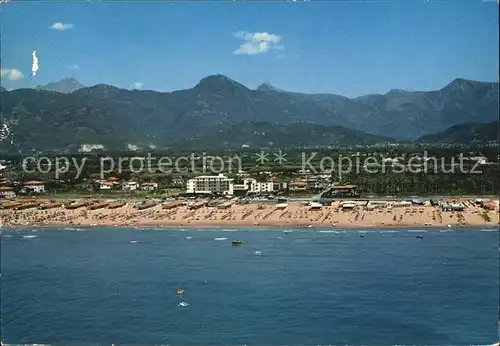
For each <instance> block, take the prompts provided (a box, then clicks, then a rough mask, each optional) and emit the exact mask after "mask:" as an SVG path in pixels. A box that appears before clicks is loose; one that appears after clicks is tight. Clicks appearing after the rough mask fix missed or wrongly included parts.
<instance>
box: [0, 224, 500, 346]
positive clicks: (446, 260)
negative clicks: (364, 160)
mask: <svg viewBox="0 0 500 346" xmlns="http://www.w3.org/2000/svg"><path fill="white" fill-rule="evenodd" d="M1 231H2V234H1V274H2V275H1V279H0V280H1V339H2V341H3V342H4V343H8V344H9V343H12V344H21V343H22V344H27V343H39V344H52V345H90V344H93V345H111V344H116V345H124V344H126V345H153V344H156V345H166V344H170V345H486V344H492V343H495V342H497V340H498V331H499V327H498V326H499V251H500V249H499V232H498V229H495V228H470V229H463V228H460V229H450V228H447V229H410V230H408V229H377V230H361V229H359V230H356V229H349V230H342V229H325V228H322V229H317V228H304V229H283V228H275V229H272V228H270V229H264V228H255V229H249V228H235V229H229V228H226V229H223V228H218V229H178V228H177V229H168V228H132V227H129V228H99V227H92V228H60V229H56V228H32V227H31V228H9V229H5V228H4V229H2V230H1ZM232 240H240V241H244V242H245V243H244V244H242V245H241V246H233V245H232ZM178 289H182V290H183V293H182V295H179V294H178V292H177V290H178ZM181 302H183V303H186V304H181V305H184V306H181V305H179V303H181Z"/></svg>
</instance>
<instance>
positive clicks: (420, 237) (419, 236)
mask: <svg viewBox="0 0 500 346" xmlns="http://www.w3.org/2000/svg"><path fill="white" fill-rule="evenodd" d="M415 238H417V239H424V237H423V236H421V235H417V236H416V237H415Z"/></svg>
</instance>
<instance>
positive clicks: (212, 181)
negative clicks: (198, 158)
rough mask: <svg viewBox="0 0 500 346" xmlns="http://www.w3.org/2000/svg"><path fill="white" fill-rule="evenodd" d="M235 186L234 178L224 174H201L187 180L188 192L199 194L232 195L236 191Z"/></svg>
mask: <svg viewBox="0 0 500 346" xmlns="http://www.w3.org/2000/svg"><path fill="white" fill-rule="evenodd" d="M233 187H234V183H233V179H229V178H228V177H226V176H225V175H224V174H219V175H201V176H199V177H196V178H193V179H189V180H188V181H187V184H186V192H187V193H199V194H203V193H206V194H210V193H220V194H224V195H232V194H233V192H234V191H233Z"/></svg>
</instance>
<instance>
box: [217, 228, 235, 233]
mask: <svg viewBox="0 0 500 346" xmlns="http://www.w3.org/2000/svg"><path fill="white" fill-rule="evenodd" d="M218 231H220V232H238V230H237V229H234V228H223V229H220V230H218Z"/></svg>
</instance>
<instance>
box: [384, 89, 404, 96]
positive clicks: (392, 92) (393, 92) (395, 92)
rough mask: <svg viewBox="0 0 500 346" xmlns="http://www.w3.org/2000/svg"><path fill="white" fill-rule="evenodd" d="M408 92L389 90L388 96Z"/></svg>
mask: <svg viewBox="0 0 500 346" xmlns="http://www.w3.org/2000/svg"><path fill="white" fill-rule="evenodd" d="M406 92H408V91H407V90H404V89H391V90H389V92H388V93H387V94H401V93H406ZM387 94H386V95H387Z"/></svg>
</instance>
